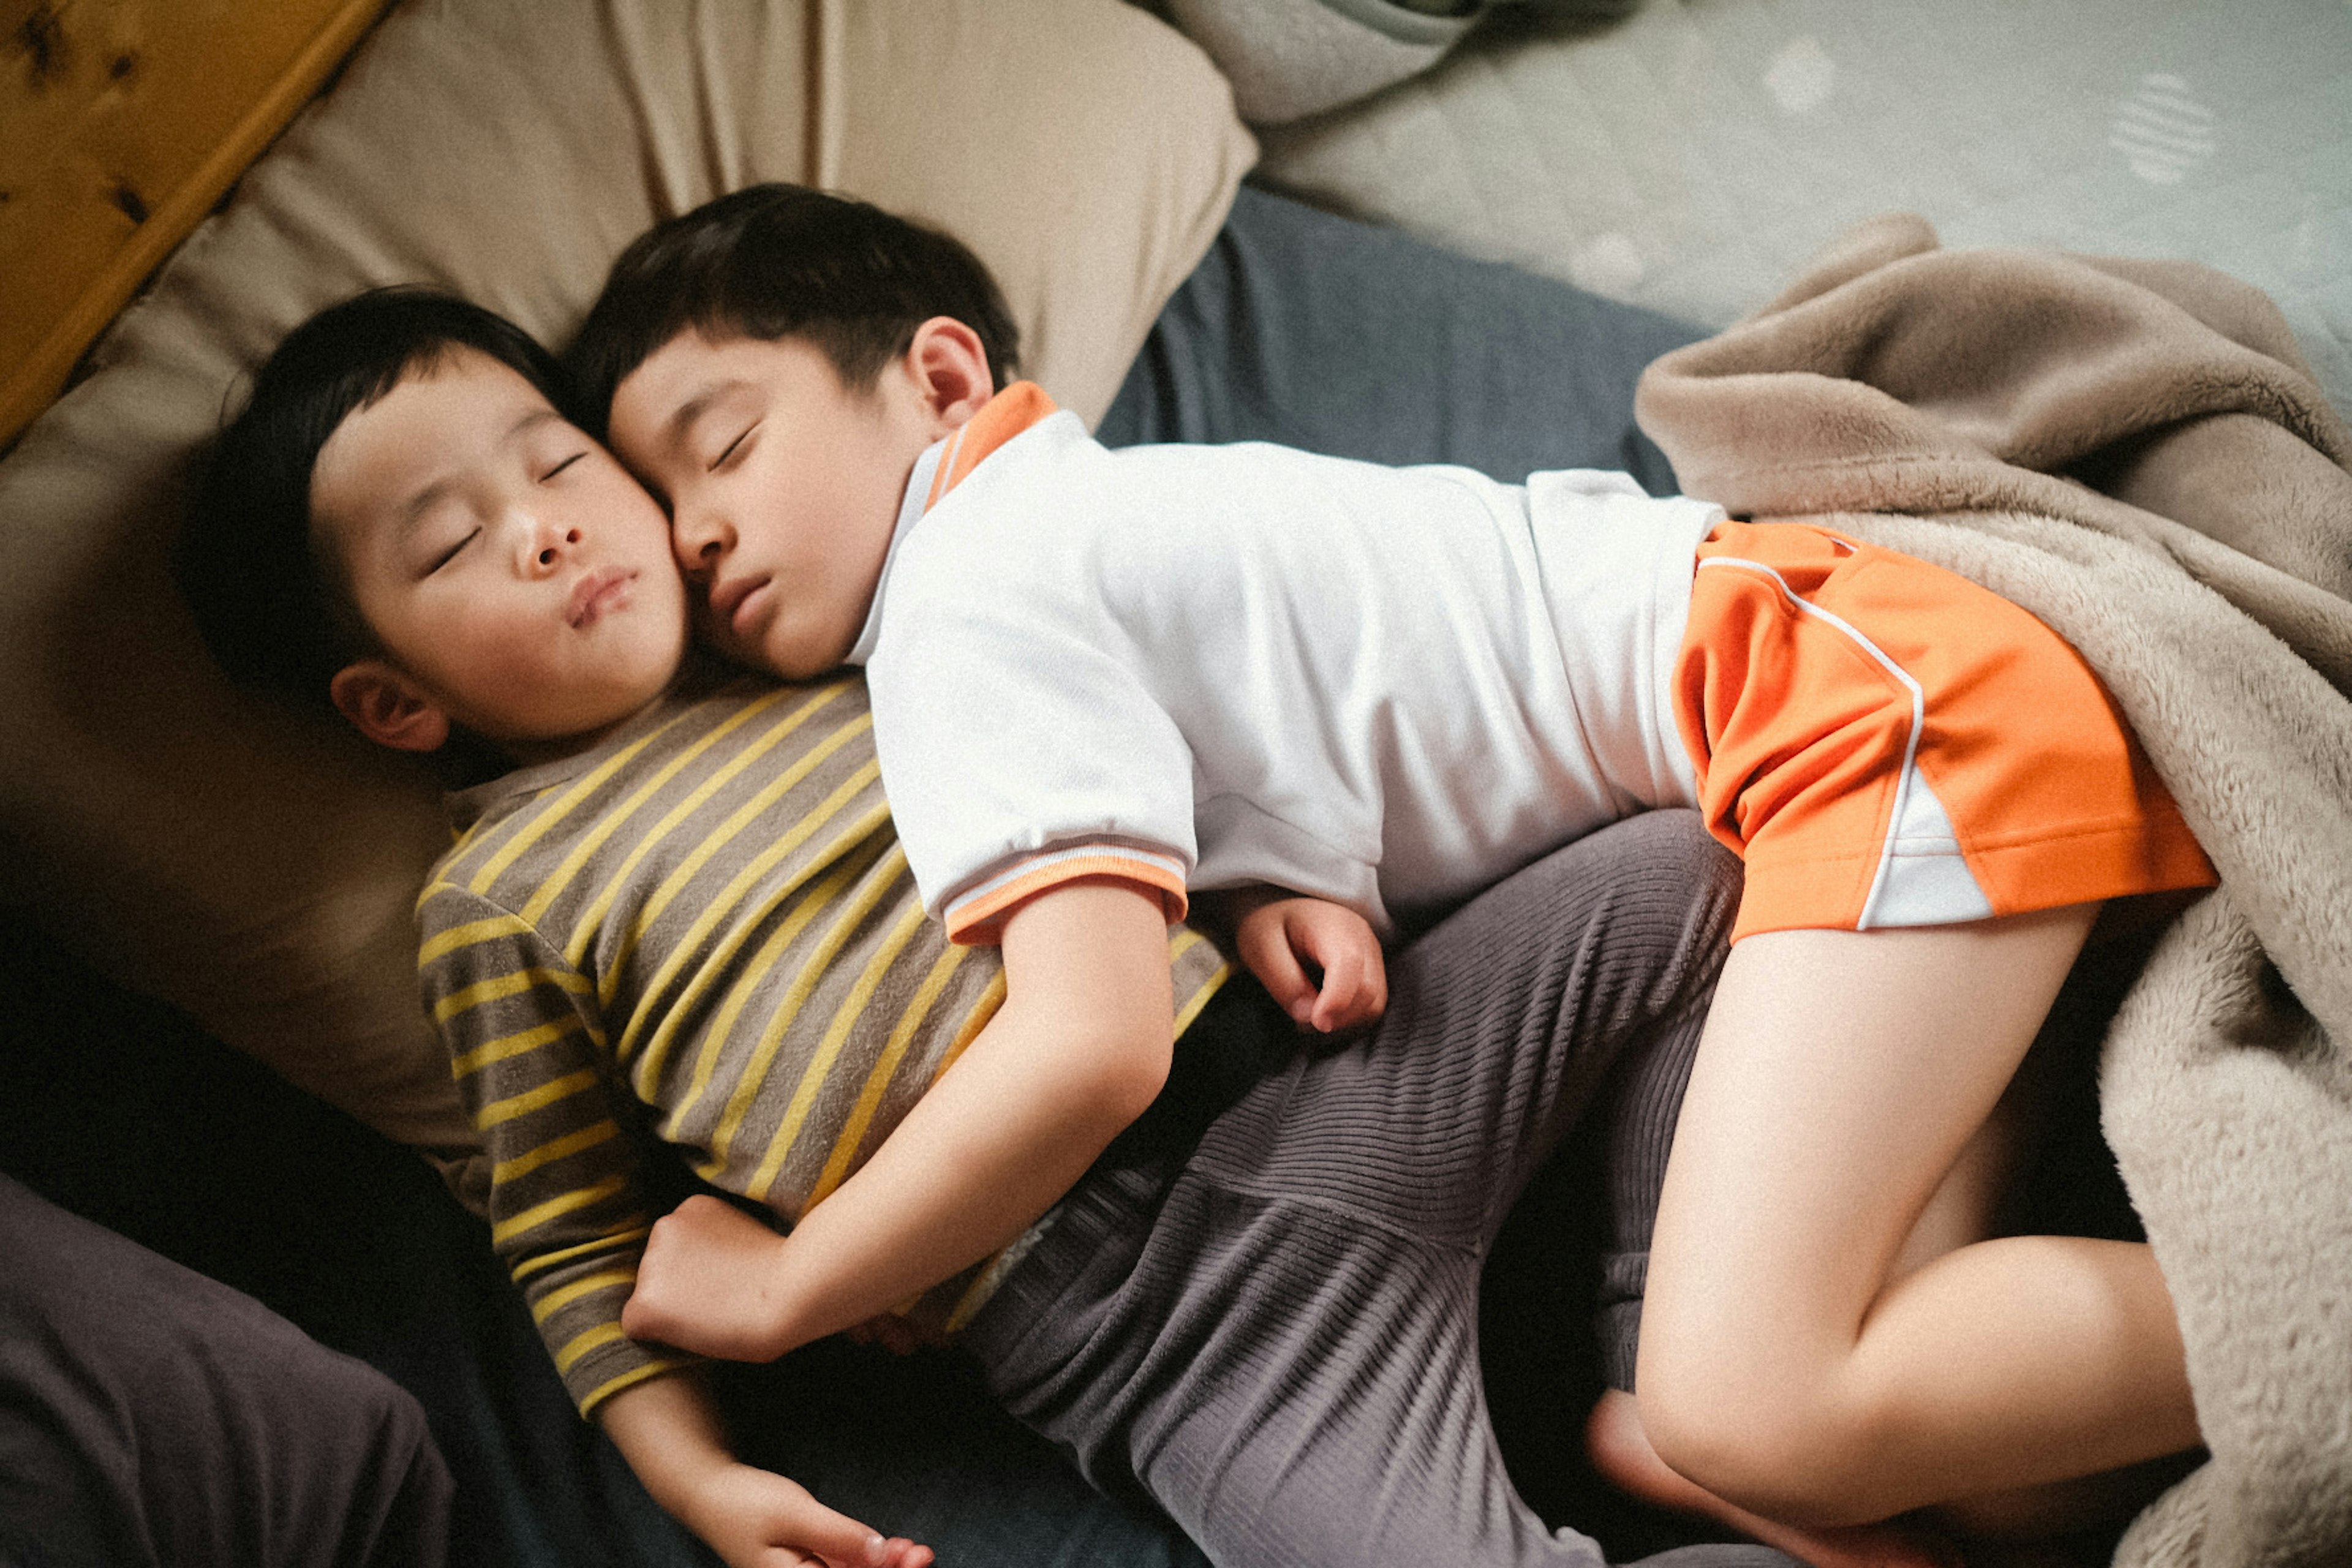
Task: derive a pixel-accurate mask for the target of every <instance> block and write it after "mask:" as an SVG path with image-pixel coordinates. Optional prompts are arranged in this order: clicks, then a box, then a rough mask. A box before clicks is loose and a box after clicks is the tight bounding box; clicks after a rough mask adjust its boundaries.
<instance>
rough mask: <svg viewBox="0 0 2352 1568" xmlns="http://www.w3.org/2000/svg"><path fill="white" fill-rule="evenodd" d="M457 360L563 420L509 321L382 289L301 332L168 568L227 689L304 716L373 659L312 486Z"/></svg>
mask: <svg viewBox="0 0 2352 1568" xmlns="http://www.w3.org/2000/svg"><path fill="white" fill-rule="evenodd" d="M459 346H463V347H466V348H470V349H475V350H478V351H479V352H480V353H486V354H488V355H489V356H490V357H491V358H492V359H494V360H497V361H498V362H499V363H501V364H504V365H506V366H508V367H509V368H510V369H512V370H513V371H515V372H516V373H517V374H520V376H522V378H523V379H524V380H525V381H528V382H530V384H531V385H533V386H534V387H536V388H538V389H539V391H540V392H541V393H542V394H543V395H545V396H546V397H547V400H548V401H549V402H550V403H551V404H553V405H555V406H556V407H557V408H559V409H567V410H568V407H569V405H570V402H571V395H570V394H571V387H570V384H569V383H568V382H567V381H566V380H565V378H564V374H563V369H562V365H561V364H559V363H557V362H556V360H555V358H554V356H552V355H551V354H550V353H548V352H547V351H546V350H545V349H543V348H541V346H540V345H539V343H538V342H536V341H535V340H534V339H533V338H532V337H531V336H530V333H528V332H526V331H523V330H522V329H521V328H520V327H518V326H516V325H515V324H514V323H513V322H511V321H508V320H506V318H504V317H503V316H499V315H496V314H494V313H493V312H491V311H488V310H483V309H482V308H481V307H480V306H478V305H474V304H469V303H467V301H466V300H459V299H457V298H455V297H453V296H451V295H447V294H444V293H440V292H438V291H436V290H434V289H421V288H394V289H373V290H372V291H370V292H368V293H365V294H361V295H358V296H357V297H355V298H353V299H350V300H344V301H343V302H342V303H341V304H340V305H331V306H330V307H328V308H327V309H326V310H321V311H320V312H319V313H318V314H317V315H315V316H312V317H311V318H310V320H309V321H305V322H303V323H302V324H301V325H300V326H299V327H297V328H295V329H294V330H293V331H291V332H289V333H288V334H287V335H286V339H285V341H284V342H281V343H279V344H278V348H277V351H276V352H275V353H272V354H271V355H270V356H269V359H268V363H265V364H263V366H262V367H261V369H260V371H259V372H258V374H256V375H255V377H254V380H253V395H252V396H251V397H250V398H249V399H247V403H246V405H245V408H244V411H243V412H242V413H240V414H238V415H237V416H236V418H235V419H234V420H232V421H230V423H229V424H228V426H226V428H225V429H224V430H223V431H222V432H221V435H220V438H219V440H218V441H217V442H216V443H215V445H214V447H213V449H212V452H211V454H210V457H209V461H208V462H207V464H206V466H205V472H204V475H203V477H202V479H200V481H199V483H198V486H197V490H196V496H195V503H194V508H193V509H192V510H191V512H190V514H189V518H188V521H187V525H186V527H185V528H184V530H183V531H182V532H181V534H180V539H179V543H178V548H177V550H176V552H175V553H174V559H173V567H174V571H175V574H176V575H177V577H178V579H179V583H180V589H181V592H182V593H183V594H184V595H186V597H187V600H188V605H189V608H190V609H192V610H193V611H194V613H195V617H196V626H197V629H198V630H199V631H201V632H202V633H203V634H204V638H205V645H206V646H207V647H209V648H211V650H212V654H213V657H214V658H215V659H217V660H219V662H220V665H221V668H223V669H224V670H226V672H227V673H228V676H229V679H232V680H234V681H236V683H237V684H238V685H240V686H245V687H248V688H252V689H257V690H261V691H265V692H268V693H270V694H271V695H274V696H277V697H278V698H280V699H283V700H288V701H290V702H293V703H295V704H297V705H299V706H303V707H309V708H314V709H315V708H330V709H331V706H332V703H331V699H330V698H329V696H328V683H329V682H330V681H331V679H333V678H334V675H335V672H336V671H337V670H340V669H341V668H343V667H344V666H346V665H348V664H350V663H351V662H352V660H354V659H357V658H366V657H367V656H368V655H370V654H373V653H374V652H376V651H377V644H376V639H375V637H373V634H372V633H370V631H369V630H368V627H367V625H366V623H365V622H363V621H362V619H361V618H360V616H359V612H358V610H357V608H356V607H355V606H354V605H353V604H352V596H351V591H350V585H349V582H348V580H347V578H346V577H345V574H344V569H343V564H342V563H341V561H339V560H337V559H335V557H334V554H333V552H332V551H331V550H330V549H328V548H326V547H325V546H324V544H323V542H322V541H320V538H319V537H318V535H317V533H316V532H315V531H314V530H313V529H312V528H311V525H310V523H311V519H310V472H311V469H312V468H315V467H316V466H317V464H318V460H319V452H320V448H321V447H325V446H326V444H327V438H328V437H331V436H332V435H333V434H334V433H335V430H336V427H337V426H341V424H342V422H343V421H344V420H345V419H346V418H348V417H349V416H351V415H352V413H354V412H355V411H357V410H359V409H362V408H366V407H369V406H370V405H373V404H374V403H375V402H376V401H377V400H378V399H380V398H382V397H383V396H384V395H386V394H387V393H389V392H391V391H392V389H393V388H394V387H395V386H397V385H399V384H400V383H401V382H402V381H404V380H405V379H406V378H408V377H409V376H411V375H415V374H429V373H430V372H431V371H433V370H434V369H435V368H436V367H437V366H438V365H439V364H440V363H442V362H443V360H444V359H445V358H446V356H447V355H448V353H449V352H450V350H452V349H453V348H457V347H459Z"/></svg>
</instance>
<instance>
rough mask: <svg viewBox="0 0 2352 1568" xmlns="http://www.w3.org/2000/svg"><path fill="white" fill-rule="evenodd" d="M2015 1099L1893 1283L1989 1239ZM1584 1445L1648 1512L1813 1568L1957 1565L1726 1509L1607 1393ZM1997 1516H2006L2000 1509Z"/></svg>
mask: <svg viewBox="0 0 2352 1568" xmlns="http://www.w3.org/2000/svg"><path fill="white" fill-rule="evenodd" d="M2014 1098H2015V1095H2014V1090H2012V1092H2011V1094H2009V1095H2005V1096H2004V1097H2003V1099H2002V1100H2001V1103H2000V1106H1999V1107H1997V1108H1996V1110H1995V1111H1994V1114H1993V1115H1992V1116H1991V1117H1990V1118H1988V1119H1987V1120H1986V1121H1985V1124H1984V1125H1983V1126H1982V1127H1980V1128H1979V1129H1978V1130H1977V1134H1976V1136H1975V1137H1973V1138H1971V1139H1970V1140H1969V1144H1968V1147H1967V1148H1965V1149H1963V1150H1962V1151H1961V1152H1960V1157H1959V1159H1958V1161H1957V1162H1955V1163H1954V1164H1953V1166H1952V1168H1951V1170H1950V1171H1949V1172H1948V1173H1946V1174H1945V1177H1944V1180H1943V1182H1942V1184H1940V1185H1938V1186H1937V1189H1936V1194H1935V1196H1934V1197H1932V1198H1930V1199H1929V1200H1928V1202H1927V1209H1926V1210H1925V1211H1924V1212H1923V1213H1922V1214H1921V1215H1920V1216H1919V1219H1918V1223H1916V1225H1914V1226H1912V1227H1911V1234H1910V1236H1909V1237H1906V1239H1905V1241H1904V1243H1903V1248H1902V1250H1901V1251H1900V1252H1899V1253H1898V1254H1897V1255H1896V1257H1895V1267H1894V1270H1893V1272H1894V1275H1895V1278H1897V1279H1899V1278H1901V1277H1902V1276H1904V1275H1906V1274H1909V1273H1912V1272H1914V1271H1916V1270H1917V1269H1919V1268H1923V1267H1925V1266H1926V1265H1927V1264H1928V1263H1931V1262H1933V1261H1934V1260H1935V1259H1937V1258H1940V1257H1942V1256H1943V1255H1944V1254H1945V1253H1947V1252H1951V1251H1955V1250H1957V1249H1958V1248H1959V1247H1965V1246H1967V1245H1968V1244H1969V1243H1970V1242H1976V1241H1982V1240H1984V1239H1985V1238H1986V1237H1989V1236H1990V1235H1991V1234H1992V1219H1993V1215H1994V1213H1995V1211H1996V1210H1997V1209H1998V1208H1999V1206H2000V1201H2001V1196H2002V1193H2003V1189H2004V1187H2005V1186H2006V1185H2007V1183H2008V1180H2009V1177H2010V1174H2011V1171H2012V1170H2013V1168H2014V1166H2015V1164H2016V1159H2015V1154H2016V1143H2017V1123H2018V1121H2019V1120H2020V1118H2019V1117H2018V1116H2017V1115H2015V1114H2004V1113H2005V1112H2009V1111H2011V1110H2012V1107H2011V1100H2013V1099H2014ZM1584 1439H1585V1453H1586V1455H1587V1457H1588V1458H1591V1461H1592V1466H1593V1468H1594V1469H1595V1470H1596V1471H1598V1472H1599V1473H1600V1474H1601V1476H1602V1477H1603V1478H1604V1479H1607V1480H1608V1481H1609V1482H1610V1483H1611V1484H1612V1485H1613V1486H1616V1487H1617V1488H1619V1489H1621V1490H1623V1491H1625V1492H1627V1493H1629V1494H1631V1495H1632V1496H1633V1497H1637V1498H1640V1499H1641V1500H1643V1501H1644V1502H1647V1503H1650V1504H1652V1505H1653V1506H1654V1507H1658V1508H1664V1509H1672V1510H1675V1511H1677V1512H1680V1513H1687V1514H1693V1515H1696V1516H1698V1517H1700V1518H1704V1519H1707V1520H1711V1521H1714V1522H1716V1523H1717V1524H1719V1525H1722V1526H1723V1527H1724V1528H1726V1529H1727V1530H1734V1531H1738V1532H1739V1533H1740V1534H1742V1535H1745V1536H1747V1537H1748V1538H1749V1539H1750V1540H1754V1541H1760V1542H1763V1543H1764V1544H1765V1545H1767V1546H1774V1547H1778V1548H1779V1549H1780V1550H1781V1551H1783V1552H1788V1553H1789V1554H1790V1556H1792V1557H1798V1558H1801V1559H1802V1560H1804V1561H1805V1562H1807V1563H1811V1564H1812V1565H1813V1568H1943V1565H1947V1564H1951V1563H1957V1562H1958V1554H1957V1552H1955V1551H1954V1549H1953V1548H1952V1547H1951V1546H1950V1544H1949V1543H1948V1542H1945V1541H1943V1540H1942V1539H1940V1538H1939V1537H1938V1536H1937V1535H1936V1534H1934V1533H1933V1532H1930V1531H1924V1530H1920V1529H1916V1528H1912V1527H1909V1526H1906V1525H1900V1524H1895V1525H1876V1524H1867V1525H1850V1526H1843V1527H1832V1528H1828V1529H1823V1530H1805V1529H1801V1528H1799V1527H1797V1526H1795V1525H1790V1524H1784V1523H1782V1522H1780V1521H1777V1520H1769V1519H1766V1518H1765V1517H1764V1516H1762V1515H1761V1514H1758V1513H1753V1512H1750V1511H1749V1510H1747V1509H1744V1508H1741V1507H1739V1506H1738V1504H1736V1503H1732V1502H1729V1501H1727V1500H1724V1499H1722V1498H1719V1497H1717V1496H1716V1495H1715V1494H1714V1493H1713V1492H1710V1491H1708V1490H1707V1489H1706V1488H1704V1487H1702V1486H1700V1485H1699V1484H1698V1483H1697V1482H1696V1481H1693V1480H1690V1479H1686V1478H1685V1477H1683V1476H1681V1475H1679V1474H1677V1473H1676V1472H1675V1470H1673V1469H1672V1468H1669V1467H1668V1466H1667V1464H1666V1462H1665V1461H1664V1459H1661V1458H1658V1452H1657V1450H1656V1449H1655V1448H1654V1447H1652V1446H1651V1444H1650V1439H1649V1436H1648V1434H1647V1433H1645V1432H1644V1431H1643V1428H1642V1413H1641V1408H1640V1406H1639V1405H1637V1404H1636V1403H1635V1402H1634V1399H1633V1395H1632V1394H1625V1393H1622V1392H1620V1391H1619V1390H1616V1389H1613V1388H1612V1389H1609V1390H1606V1391H1604V1392H1603V1393H1602V1394H1601V1399H1600V1401H1599V1403H1597V1404H1596V1405H1593V1407H1592V1413H1591V1417H1590V1419H1588V1420H1587V1421H1586V1423H1585V1429H1584ZM2004 1517H2014V1514H2013V1512H2011V1510H2004Z"/></svg>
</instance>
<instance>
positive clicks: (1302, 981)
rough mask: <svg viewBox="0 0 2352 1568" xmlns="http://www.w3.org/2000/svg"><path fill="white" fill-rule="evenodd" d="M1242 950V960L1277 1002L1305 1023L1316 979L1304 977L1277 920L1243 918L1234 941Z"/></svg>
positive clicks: (1313, 1003)
mask: <svg viewBox="0 0 2352 1568" xmlns="http://www.w3.org/2000/svg"><path fill="white" fill-rule="evenodd" d="M1236 945H1238V946H1239V947H1240V948H1241V950H1242V962H1243V963H1245V964H1247V965H1248V966H1249V972H1250V973H1252V974H1255V975H1256V976H1257V978H1258V983H1259V984H1262V985H1264V986H1265V990H1266V994H1268V995H1269V996H1272V997H1273V998H1274V1000H1275V1003H1276V1005H1278V1006H1280V1007H1281V1009H1282V1010H1283V1011H1284V1012H1285V1013H1287V1014H1288V1015H1289V1016H1291V1017H1292V1019H1294V1020H1295V1021H1297V1022H1298V1023H1302V1024H1303V1023H1305V1022H1307V1017H1308V1016H1309V1014H1310V1013H1311V1012H1312V1010H1313V1008H1314V1006H1315V983H1314V982H1313V981H1311V980H1309V979H1308V978H1307V971H1306V970H1305V969H1304V968H1303V967H1301V965H1300V964H1299V962H1298V955H1297V952H1293V951H1292V939H1291V936H1290V934H1289V932H1287V931H1285V930H1284V929H1283V927H1282V925H1281V923H1280V922H1278V921H1271V920H1268V921H1245V922H1244V924H1243V926H1242V929H1241V931H1240V932H1239V933H1238V940H1237V942H1236Z"/></svg>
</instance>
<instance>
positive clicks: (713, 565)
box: [669, 511, 732, 583]
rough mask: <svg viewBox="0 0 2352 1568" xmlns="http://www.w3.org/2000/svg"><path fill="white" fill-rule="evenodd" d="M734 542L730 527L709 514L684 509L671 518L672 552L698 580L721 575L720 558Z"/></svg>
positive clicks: (702, 580)
mask: <svg viewBox="0 0 2352 1568" xmlns="http://www.w3.org/2000/svg"><path fill="white" fill-rule="evenodd" d="M730 542H732V540H731V534H730V531H729V530H728V528H727V526H726V525H725V524H724V523H721V522H719V521H715V520H713V519H712V518H711V517H710V516H709V514H708V513H704V512H683V511H681V512H680V513H678V514H677V516H676V517H674V518H672V519H671V520H670V529H669V544H670V553H671V554H673V555H675V556H677V568H678V570H679V571H681V572H683V573H685V574H687V575H688V577H690V578H692V579H693V580H694V581H696V582H698V583H708V582H709V581H710V580H711V578H713V577H714V576H716V575H717V574H718V572H719V558H720V557H721V556H723V555H725V554H726V553H727V547H728V545H729V544H730Z"/></svg>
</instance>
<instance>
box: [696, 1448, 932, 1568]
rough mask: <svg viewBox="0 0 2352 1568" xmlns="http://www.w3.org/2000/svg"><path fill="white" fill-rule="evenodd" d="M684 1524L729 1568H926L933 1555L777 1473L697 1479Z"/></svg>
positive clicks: (742, 1468)
mask: <svg viewBox="0 0 2352 1568" xmlns="http://www.w3.org/2000/svg"><path fill="white" fill-rule="evenodd" d="M679 1504H680V1507H679V1517H680V1518H681V1519H682V1520H683V1521H685V1523H686V1524H687V1526H688V1528H689V1529H691V1530H692V1531H694V1532H695V1533H696V1534H697V1535H699V1536H700V1537H702V1539H703V1540H704V1541H706V1542H709V1544H710V1547H711V1549H712V1550H713V1551H715V1552H718V1553H719V1556H721V1557H723V1558H725V1559H726V1560H727V1563H728V1568H929V1563H930V1562H931V1558H932V1553H931V1549H930V1548H929V1547H928V1546H918V1545H917V1544H916V1543H915V1542H911V1541H908V1540H907V1539H906V1538H905V1537H904V1536H889V1537H887V1538H886V1537H884V1536H880V1535H877V1534H876V1533H875V1532H874V1531H871V1530H868V1529H867V1528H866V1526H864V1525H862V1524H860V1523H858V1522H857V1521H856V1520H854V1519H852V1518H850V1517H849V1516H848V1515H847V1514H845V1513H836V1512H835V1511H834V1510H832V1509H829V1508H827V1507H825V1506H824V1504H823V1503H821V1502H819V1501H817V1500H816V1499H814V1498H813V1497H811V1496H810V1495H809V1493H808V1489H807V1488H805V1487H803V1486H802V1485H801V1484H800V1483H799V1482H797V1481H793V1480H789V1479H786V1478H784V1477H782V1476H780V1475H777V1474H775V1473H774V1472H773V1471H772V1470H762V1469H759V1468H755V1467H753V1466H751V1465H745V1464H730V1465H727V1466H724V1467H722V1468H719V1469H716V1470H712V1471H710V1472H709V1473H707V1474H706V1475H705V1476H703V1477H702V1478H701V1479H698V1481H697V1483H696V1484H695V1486H694V1489H693V1491H692V1493H691V1495H690V1496H688V1497H686V1498H682V1499H680V1500H679Z"/></svg>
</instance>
